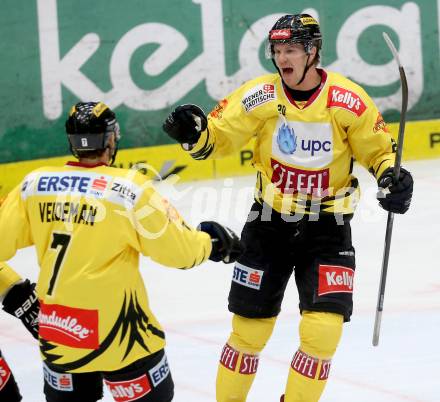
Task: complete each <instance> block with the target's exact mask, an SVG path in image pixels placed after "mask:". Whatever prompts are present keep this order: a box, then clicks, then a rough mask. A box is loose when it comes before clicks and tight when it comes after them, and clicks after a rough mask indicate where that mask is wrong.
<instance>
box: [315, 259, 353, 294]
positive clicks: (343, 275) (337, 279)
mask: <svg viewBox="0 0 440 402" xmlns="http://www.w3.org/2000/svg"><path fill="white" fill-rule="evenodd" d="M353 282H354V269H352V268H348V267H342V266H339V265H319V284H318V296H322V295H326V294H329V293H353Z"/></svg>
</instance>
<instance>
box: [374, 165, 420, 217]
mask: <svg viewBox="0 0 440 402" xmlns="http://www.w3.org/2000/svg"><path fill="white" fill-rule="evenodd" d="M377 184H378V186H379V191H378V193H377V199H378V201H379V204H380V206H381V207H382V208H383V209H385V210H386V211H389V212H394V213H396V214H404V213H405V212H406V211H408V208H409V205H410V204H411V198H412V193H413V178H412V176H411V173H410V172H408V171H407V170H405V169H404V168H400V177H399V180H398V181H397V182H396V183H394V174H393V168H388V169H386V170H385V171H384V172H383V173H382V175H381V176H380V177H379V180H378V181H377Z"/></svg>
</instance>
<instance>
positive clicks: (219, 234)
mask: <svg viewBox="0 0 440 402" xmlns="http://www.w3.org/2000/svg"><path fill="white" fill-rule="evenodd" d="M197 229H199V230H201V231H202V232H206V233H208V234H209V235H210V236H211V243H212V251H211V255H210V256H209V259H210V260H212V261H216V262H218V261H223V262H224V263H225V264H229V263H231V262H235V261H236V260H237V258H238V257H240V255H241V254H243V246H242V244H241V241H240V239H239V238H238V236H237V235H236V234H235V233H234V232H233V231H232V230H231V229H229V228H227V227H226V226H222V225H220V224H219V223H217V222H213V221H205V222H201V223H200V225H199V226H198V227H197Z"/></svg>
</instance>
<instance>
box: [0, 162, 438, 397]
mask: <svg viewBox="0 0 440 402" xmlns="http://www.w3.org/2000/svg"><path fill="white" fill-rule="evenodd" d="M405 165H406V167H407V168H409V169H410V170H411V171H412V173H413V175H414V178H415V183H416V185H415V192H414V198H413V204H412V207H411V210H410V211H409V212H408V213H407V214H406V215H404V216H395V220H394V231H393V239H392V247H391V257H390V264H389V272H388V281H387V288H386V296H385V308H384V314H383V321H382V330H381V337H380V344H379V346H378V347H373V346H372V345H371V338H372V329H373V322H374V315H375V309H376V301H377V292H378V284H379V277H380V269H381V263H382V252H383V242H384V233H385V224H386V213H385V212H384V211H382V210H381V209H379V207H378V206H377V205H376V201H375V191H376V190H375V183H374V180H373V179H372V178H371V177H370V176H369V175H368V173H367V172H365V171H364V170H362V169H360V168H356V169H355V172H356V174H357V176H358V177H359V179H360V182H361V185H362V188H363V196H362V201H361V205H360V206H359V208H358V210H357V214H356V216H355V218H354V220H353V224H352V228H353V239H354V240H353V242H354V246H355V248H356V253H357V254H356V257H357V269H356V278H355V294H354V300H355V308H354V314H353V317H352V321H351V322H350V323H349V324H346V325H345V328H344V334H343V338H342V341H341V344H340V347H339V348H338V350H337V353H336V355H335V358H334V360H333V366H332V371H331V375H330V379H329V381H328V385H327V388H326V390H325V393H324V396H323V397H322V399H321V400H322V402H344V401H347V402H372V401H374V402H403V401H406V402H439V401H440V346H439V344H440V264H439V262H438V258H439V251H440V216H439V215H440V214H439V210H440V160H433V161H418V162H411V163H406V164H405ZM253 184H254V177H243V178H233V179H227V180H215V181H214V180H213V181H203V182H202V181H201V182H193V183H189V184H188V183H187V184H182V185H176V186H170V185H167V184H166V183H162V184H160V185H159V188H160V190H161V192H162V193H163V194H164V195H166V196H168V197H169V198H170V200H171V202H172V203H173V204H174V205H175V206H176V207H177V208H178V209H179V211H180V212H181V213H182V215H183V216H184V217H185V218H186V219H187V221H188V222H190V223H192V224H197V223H198V222H199V221H201V220H204V219H216V220H219V221H220V222H222V223H227V224H228V225H229V226H230V227H231V228H233V229H234V230H236V231H240V230H241V228H242V226H243V223H244V221H245V218H246V216H247V212H248V210H249V207H250V205H251V202H252V190H253ZM185 191H187V192H185ZM10 262H11V264H12V265H13V266H14V267H15V268H16V269H17V270H18V271H19V272H20V273H21V274H22V275H23V276H27V277H30V278H32V279H35V278H36V276H37V273H38V268H37V265H36V262H35V253H34V251H33V250H32V249H25V250H22V251H20V252H19V253H18V254H17V255H16V256H15V257H14V258H13V259H12V260H11V261H10ZM232 269H233V267H232V265H223V264H214V263H211V262H207V263H205V264H203V266H201V267H197V268H195V269H193V270H191V271H178V270H173V269H167V268H163V267H160V266H158V265H157V264H155V263H153V262H151V261H149V260H148V259H146V258H145V259H143V260H142V261H141V270H142V273H143V276H144V278H145V283H146V286H147V289H148V291H149V296H150V301H151V305H152V309H153V311H154V312H155V314H156V316H157V317H158V318H159V320H160V321H161V323H162V324H163V326H164V328H165V331H166V333H167V342H168V346H167V354H168V359H169V362H170V365H171V369H172V373H173V377H174V381H175V384H176V397H175V399H174V401H175V402H202V401H203V402H213V401H215V375H216V368H217V362H218V359H219V354H220V351H221V349H222V347H223V345H224V343H225V341H226V339H227V337H228V335H229V331H230V320H231V314H230V313H229V312H228V311H227V301H226V300H227V294H228V290H229V283H230V278H231V273H232ZM297 304H298V296H297V292H296V288H295V285H294V281H291V283H289V286H288V288H287V291H286V296H285V299H284V303H283V311H282V312H281V314H280V316H279V319H278V322H277V325H276V328H275V331H274V334H273V336H272V338H271V340H270V342H269V343H268V345H267V347H266V349H265V350H264V351H263V352H262V354H261V359H260V366H259V371H258V374H257V377H256V380H255V382H254V386H253V388H252V390H251V392H250V394H249V398H248V401H250V402H272V401H273V402H277V401H278V400H279V395H280V394H282V393H283V390H284V384H285V381H286V377H287V372H288V368H289V363H290V360H291V358H292V355H293V353H294V351H295V350H296V348H297V347H298V333H297V327H298V322H299V314H298V311H297ZM0 346H1V350H2V351H3V353H4V355H5V356H6V358H7V360H8V361H9V364H10V366H11V368H12V369H13V371H14V373H15V375H16V377H17V380H18V382H19V384H20V388H21V391H22V394H23V395H24V402H43V401H44V396H43V393H42V384H43V380H42V370H41V363H40V357H39V352H38V349H37V344H36V342H34V340H33V339H31V337H30V336H29V335H28V334H27V333H26V332H25V330H24V328H22V326H21V324H20V323H19V322H18V321H17V320H15V319H13V318H12V317H9V316H8V315H6V314H2V319H1V322H0ZM103 401H107V402H108V401H112V398H111V396H110V394H109V393H108V392H107V390H106V394H105V397H104V399H103ZM2 402H4V401H2ZM5 402H6V401H5Z"/></svg>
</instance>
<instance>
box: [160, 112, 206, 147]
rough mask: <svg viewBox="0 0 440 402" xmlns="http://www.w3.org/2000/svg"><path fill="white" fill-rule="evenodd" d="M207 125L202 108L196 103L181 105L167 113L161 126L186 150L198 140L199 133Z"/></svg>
mask: <svg viewBox="0 0 440 402" xmlns="http://www.w3.org/2000/svg"><path fill="white" fill-rule="evenodd" d="M207 125H208V121H207V120H206V116H205V113H204V112H203V110H202V109H200V108H199V107H198V106H196V105H181V106H177V107H176V108H175V109H174V111H173V112H171V113H170V114H169V116H168V117H167V119H166V120H165V123H163V125H162V128H163V130H164V131H165V132H166V133H167V134H168V135H169V136H170V137H171V138H174V139H175V140H176V141H177V142H179V143H181V144H182V146H183V147H184V148H185V149H187V150H188V149H191V148H192V146H193V145H194V144H195V143H196V142H197V141H198V140H199V137H200V133H201V132H202V131H205V130H206V126H207Z"/></svg>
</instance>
